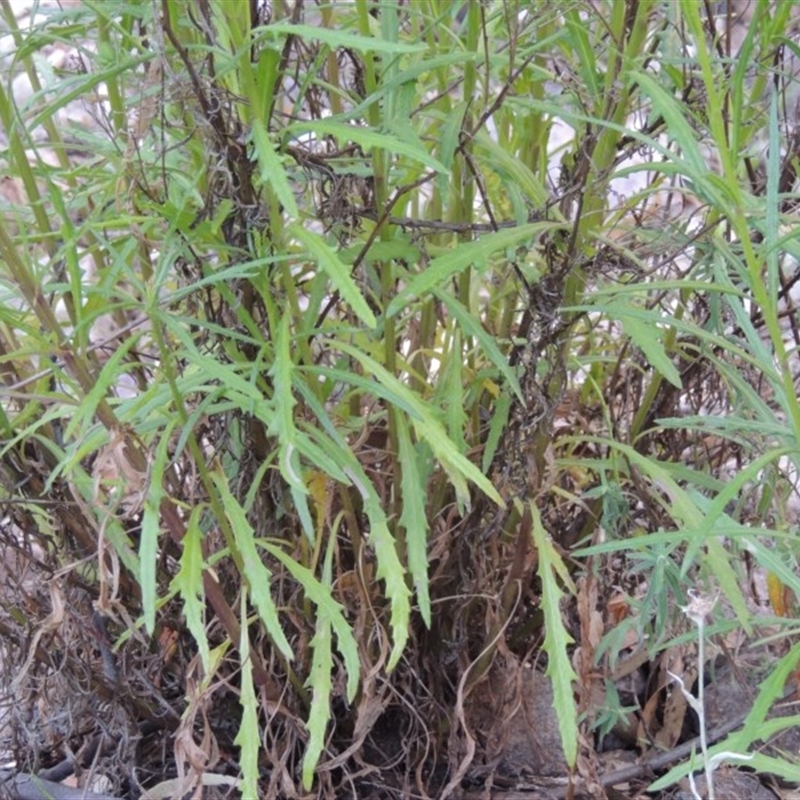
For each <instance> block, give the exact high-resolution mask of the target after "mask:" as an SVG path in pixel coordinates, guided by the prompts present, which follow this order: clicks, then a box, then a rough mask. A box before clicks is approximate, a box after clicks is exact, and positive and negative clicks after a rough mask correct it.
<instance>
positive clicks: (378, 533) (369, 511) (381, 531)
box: [364, 490, 411, 672]
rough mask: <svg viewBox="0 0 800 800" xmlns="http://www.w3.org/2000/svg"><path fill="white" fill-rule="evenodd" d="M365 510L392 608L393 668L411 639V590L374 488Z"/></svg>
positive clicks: (391, 663)
mask: <svg viewBox="0 0 800 800" xmlns="http://www.w3.org/2000/svg"><path fill="white" fill-rule="evenodd" d="M364 513H365V514H366V515H367V519H368V520H369V523H370V525H369V541H370V544H371V545H372V547H373V548H374V549H375V555H376V556H377V558H378V569H377V576H378V578H379V579H380V580H382V581H383V582H384V585H385V586H386V597H387V598H388V599H389V605H390V607H391V609H392V615H391V626H392V652H391V654H390V655H389V663H388V664H387V665H386V669H387V671H388V672H391V671H392V670H393V669H394V668H395V667H396V666H397V662H398V661H399V660H400V657H401V656H402V655H403V650H404V649H405V646H406V642H407V641H408V623H409V620H410V618H411V606H410V604H409V600H408V598H409V596H410V594H411V593H410V592H409V590H408V586H406V581H405V570H404V569H403V565H402V564H401V563H400V558H399V557H398V555H397V543H396V542H395V539H394V536H392V534H391V531H390V530H389V525H388V523H387V521H386V514H385V513H384V511H383V509H382V508H381V505H380V500H379V499H378V496H377V495H376V494H374V490H373V492H369V493H368V494H367V497H366V498H364Z"/></svg>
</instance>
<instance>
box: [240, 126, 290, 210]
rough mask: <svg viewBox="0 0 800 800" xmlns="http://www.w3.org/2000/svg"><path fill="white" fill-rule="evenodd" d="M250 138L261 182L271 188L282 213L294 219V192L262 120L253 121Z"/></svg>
mask: <svg viewBox="0 0 800 800" xmlns="http://www.w3.org/2000/svg"><path fill="white" fill-rule="evenodd" d="M251 136H252V139H253V147H254V148H255V151H256V156H257V160H258V166H259V173H260V177H261V182H262V183H263V184H264V185H266V186H271V187H272V189H273V191H274V192H275V196H276V197H277V198H278V201H279V202H280V203H281V205H282V206H283V209H284V211H285V212H286V213H287V214H288V215H289V216H290V217H295V218H296V217H297V216H299V213H300V212H299V211H298V210H297V201H296V200H295V198H294V192H293V191H292V187H291V184H290V183H289V178H288V176H287V174H286V169H285V167H284V166H283V161H282V160H281V158H280V156H279V155H278V154H277V153H276V152H275V146H274V145H273V143H272V142H271V141H270V138H269V133H267V129H266V127H265V126H264V121H263V120H262V119H259V118H255V119H253V127H252V130H251Z"/></svg>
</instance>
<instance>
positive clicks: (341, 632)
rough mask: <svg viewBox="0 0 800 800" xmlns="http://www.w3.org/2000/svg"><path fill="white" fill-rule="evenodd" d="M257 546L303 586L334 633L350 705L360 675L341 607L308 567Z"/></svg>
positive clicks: (274, 547)
mask: <svg viewBox="0 0 800 800" xmlns="http://www.w3.org/2000/svg"><path fill="white" fill-rule="evenodd" d="M259 544H260V545H261V546H262V547H263V548H264V549H265V550H267V551H269V552H270V553H271V554H272V555H273V556H275V558H277V559H278V560H279V561H280V562H281V563H282V564H283V565H284V566H285V567H286V569H287V570H289V572H290V573H291V574H292V577H294V579H295V580H296V581H297V582H298V583H299V584H300V586H302V587H303V592H304V593H305V595H306V597H307V598H308V599H309V600H311V602H312V603H314V605H315V606H316V607H317V616H320V615H324V617H325V619H327V620H328V624H329V625H330V627H331V628H332V630H333V631H334V632H335V633H336V639H337V650H338V651H339V652H340V653H341V655H342V658H343V659H344V666H345V669H346V670H347V701H348V702H349V703H350V702H352V701H353V699H354V698H355V694H356V690H357V689H358V675H359V672H360V669H361V667H360V664H361V662H360V660H359V657H358V645H357V644H356V640H355V638H354V636H353V631H352V629H351V628H350V625H349V624H348V622H347V620H346V619H345V616H344V609H343V608H342V605H341V604H340V603H339V602H337V601H336V600H334V598H333V595H332V594H331V587H330V585H329V584H323V583H321V582H320V581H318V580H317V579H316V578H315V577H314V574H313V573H312V572H311V570H310V569H308V567H304V566H303V565H302V564H300V563H298V562H297V561H296V560H295V559H293V558H292V557H291V556H290V555H288V554H287V553H286V552H284V550H282V549H281V548H280V547H278V546H277V545H274V544H272V543H271V542H267V541H261V542H259Z"/></svg>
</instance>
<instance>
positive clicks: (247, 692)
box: [233, 592, 261, 797]
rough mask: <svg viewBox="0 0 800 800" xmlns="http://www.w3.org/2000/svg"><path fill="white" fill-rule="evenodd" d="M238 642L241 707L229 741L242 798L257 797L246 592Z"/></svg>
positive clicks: (255, 717)
mask: <svg viewBox="0 0 800 800" xmlns="http://www.w3.org/2000/svg"><path fill="white" fill-rule="evenodd" d="M241 604H242V605H241V620H242V621H241V640H240V642H239V653H240V655H241V657H242V677H241V681H240V687H241V688H240V692H239V705H241V707H242V724H241V725H240V726H239V731H238V733H237V734H236V738H235V739H234V740H233V743H234V744H235V745H238V746H239V747H240V748H241V750H240V753H239V766H240V767H241V769H242V784H241V787H240V788H241V790H242V797H260V796H261V795H260V792H259V788H258V777H259V770H258V752H259V750H260V749H261V746H260V743H261V734H260V731H259V729H258V707H259V702H258V699H257V698H256V693H255V689H254V687H253V662H252V660H251V659H250V639H249V637H248V635H247V593H246V592H242V601H241Z"/></svg>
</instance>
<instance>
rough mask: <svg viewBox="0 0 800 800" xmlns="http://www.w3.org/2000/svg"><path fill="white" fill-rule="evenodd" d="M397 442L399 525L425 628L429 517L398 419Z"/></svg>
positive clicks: (401, 420)
mask: <svg viewBox="0 0 800 800" xmlns="http://www.w3.org/2000/svg"><path fill="white" fill-rule="evenodd" d="M397 440H398V444H399V446H400V452H399V456H400V469H401V475H402V479H401V491H402V493H403V504H402V509H403V510H402V513H401V514H400V525H401V526H402V527H403V530H404V531H405V533H406V553H407V558H408V571H409V572H410V573H411V579H412V581H413V582H414V589H415V591H416V593H417V603H418V604H419V611H420V614H421V615H422V619H423V621H424V623H425V625H426V627H427V628H430V627H431V600H430V595H429V592H428V531H429V526H428V515H427V514H426V513H425V497H426V492H425V484H424V483H423V481H422V478H421V475H420V471H419V466H418V464H417V453H416V451H415V449H414V445H413V443H412V442H411V434H410V432H409V430H408V423H407V421H406V419H405V417H403V416H402V415H400V414H398V416H397Z"/></svg>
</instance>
